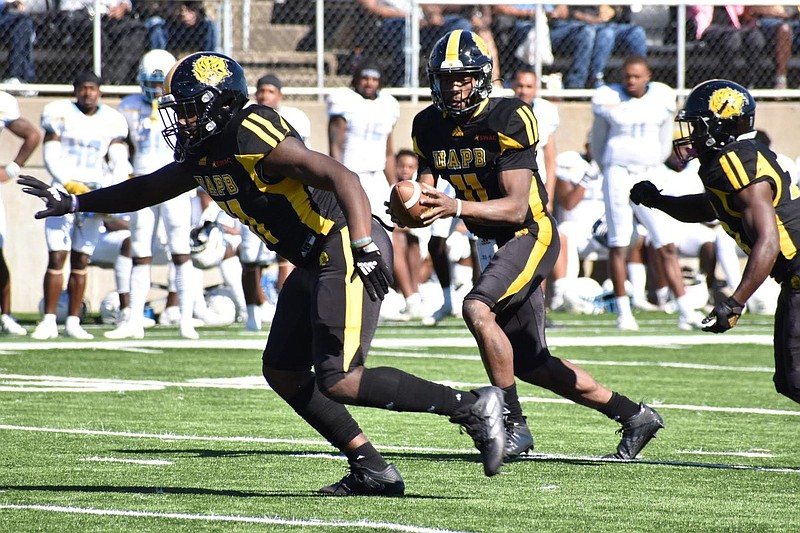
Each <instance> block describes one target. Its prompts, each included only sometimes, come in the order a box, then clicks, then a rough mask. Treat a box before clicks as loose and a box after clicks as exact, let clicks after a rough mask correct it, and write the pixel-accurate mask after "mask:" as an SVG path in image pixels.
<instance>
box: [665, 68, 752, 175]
mask: <svg viewBox="0 0 800 533" xmlns="http://www.w3.org/2000/svg"><path fill="white" fill-rule="evenodd" d="M755 118H756V102H755V100H753V96H752V95H751V94H750V92H749V91H748V90H747V89H745V88H744V87H742V86H741V85H739V84H738V83H734V82H732V81H728V80H709V81H704V82H703V83H701V84H700V85H697V86H696V87H695V88H694V89H692V92H690V93H689V96H688V97H687V98H686V103H685V104H684V106H683V109H681V110H680V111H679V112H678V116H677V117H676V118H675V122H677V123H678V125H679V126H680V130H681V136H680V137H678V138H677V139H675V140H674V141H672V146H673V148H674V150H675V155H676V156H677V157H678V159H680V160H681V161H682V162H683V163H684V164H685V163H686V162H687V161H690V160H692V159H694V158H695V157H697V156H699V155H700V154H702V153H704V152H707V151H709V150H720V149H721V148H723V147H724V146H726V145H727V144H728V143H730V142H732V141H734V140H736V137H738V136H739V135H741V134H742V133H746V132H748V131H751V130H752V129H753V125H754V123H755Z"/></svg>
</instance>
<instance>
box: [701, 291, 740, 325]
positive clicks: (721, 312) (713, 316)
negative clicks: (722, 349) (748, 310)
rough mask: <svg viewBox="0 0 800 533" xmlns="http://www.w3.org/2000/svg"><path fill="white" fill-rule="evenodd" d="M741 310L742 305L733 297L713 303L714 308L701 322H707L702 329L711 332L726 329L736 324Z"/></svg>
mask: <svg viewBox="0 0 800 533" xmlns="http://www.w3.org/2000/svg"><path fill="white" fill-rule="evenodd" d="M743 312H744V305H742V304H740V303H739V302H737V301H736V300H734V299H733V297H730V298H727V299H725V300H723V301H721V302H720V303H718V304H717V305H715V306H714V310H713V311H711V312H710V313H709V314H708V316H707V317H705V318H704V319H703V324H708V326H706V327H704V328H703V331H710V332H711V333H723V332H725V331H728V330H729V329H731V328H732V327H733V326H735V325H736V322H738V321H739V317H740V316H742V313H743ZM712 322H713V323H712Z"/></svg>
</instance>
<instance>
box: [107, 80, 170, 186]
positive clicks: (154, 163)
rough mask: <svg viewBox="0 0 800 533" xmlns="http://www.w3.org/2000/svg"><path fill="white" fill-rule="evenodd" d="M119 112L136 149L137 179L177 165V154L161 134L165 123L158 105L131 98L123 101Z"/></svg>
mask: <svg viewBox="0 0 800 533" xmlns="http://www.w3.org/2000/svg"><path fill="white" fill-rule="evenodd" d="M119 111H120V112H121V113H122V115H123V116H124V117H125V121H126V122H127V124H128V130H129V131H130V137H131V141H132V142H133V146H134V154H133V175H134V176H143V175H145V174H150V173H151V172H154V171H156V170H158V169H159V168H161V167H163V166H164V165H168V164H169V163H172V161H174V159H175V157H174V152H173V150H172V148H170V147H169V145H168V144H167V141H166V140H165V139H164V136H163V135H162V134H161V132H162V131H163V130H164V123H163V122H162V121H161V116H160V115H159V113H158V103H157V101H155V100H154V101H153V102H150V101H149V100H145V99H144V97H143V96H142V95H141V94H131V95H128V96H126V97H125V98H123V99H122V102H120V104H119Z"/></svg>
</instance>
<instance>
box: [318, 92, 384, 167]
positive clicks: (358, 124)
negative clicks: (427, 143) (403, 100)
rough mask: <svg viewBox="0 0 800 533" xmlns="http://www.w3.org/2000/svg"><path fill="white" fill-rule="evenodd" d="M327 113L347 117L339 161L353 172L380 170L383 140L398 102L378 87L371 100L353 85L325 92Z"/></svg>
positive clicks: (382, 164) (382, 161) (382, 160)
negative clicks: (378, 89) (374, 96)
mask: <svg viewBox="0 0 800 533" xmlns="http://www.w3.org/2000/svg"><path fill="white" fill-rule="evenodd" d="M328 116H329V117H333V116H342V117H344V119H345V120H346V121H347V130H346V133H345V139H344V153H343V155H342V163H343V164H344V166H346V167H347V168H349V169H350V170H352V171H353V172H356V173H360V172H378V171H380V172H383V169H384V168H385V167H386V140H387V139H388V137H389V135H391V133H392V130H393V129H394V125H395V124H396V123H397V120H398V119H399V118H400V104H399V103H398V102H397V100H396V99H395V98H394V97H393V96H392V95H390V94H388V93H386V92H384V91H380V92H379V93H378V96H377V97H376V98H375V99H374V100H369V99H367V98H364V97H363V96H361V95H360V94H358V93H357V92H355V91H354V90H352V89H342V90H339V91H335V92H333V93H331V94H330V95H329V96H328Z"/></svg>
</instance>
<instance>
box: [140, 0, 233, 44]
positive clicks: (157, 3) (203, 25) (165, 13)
mask: <svg viewBox="0 0 800 533" xmlns="http://www.w3.org/2000/svg"><path fill="white" fill-rule="evenodd" d="M137 12H138V13H139V16H140V17H141V18H142V19H144V21H145V22H144V25H145V27H146V28H147V33H148V41H149V47H150V49H152V50H156V49H162V48H163V49H168V50H170V51H171V52H173V53H175V55H182V54H185V53H188V52H195V51H199V50H217V49H218V48H219V46H218V45H217V40H218V39H217V34H218V33H219V32H218V31H217V26H216V24H215V23H214V21H212V20H211V19H210V18H208V16H207V14H206V11H205V8H204V7H203V2H201V1H194V0H192V1H189V0H179V1H163V0H140V1H139V2H138V3H137Z"/></svg>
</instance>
